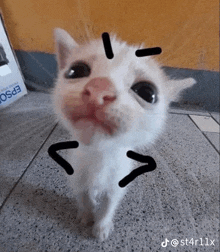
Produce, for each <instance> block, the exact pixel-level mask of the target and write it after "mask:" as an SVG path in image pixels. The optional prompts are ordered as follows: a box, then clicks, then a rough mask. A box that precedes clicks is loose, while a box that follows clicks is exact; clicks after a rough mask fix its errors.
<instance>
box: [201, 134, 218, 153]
mask: <svg viewBox="0 0 220 252" xmlns="http://www.w3.org/2000/svg"><path fill="white" fill-rule="evenodd" d="M204 134H205V135H206V136H207V138H208V139H209V140H210V142H211V143H212V144H213V145H214V146H215V148H216V149H217V150H218V152H220V146H219V141H220V140H219V138H220V135H219V134H218V133H215V132H204Z"/></svg>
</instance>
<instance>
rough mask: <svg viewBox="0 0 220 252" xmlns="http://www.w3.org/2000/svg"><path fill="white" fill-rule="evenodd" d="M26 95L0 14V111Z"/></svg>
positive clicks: (19, 70)
mask: <svg viewBox="0 0 220 252" xmlns="http://www.w3.org/2000/svg"><path fill="white" fill-rule="evenodd" d="M25 94H27V89H26V86H25V84H24V78H23V76H22V72H21V69H20V67H19V63H18V61H17V58H16V56H15V53H14V51H13V49H12V46H11V44H10V41H9V38H8V36H7V32H6V29H5V26H4V22H3V17H2V14H1V12H0V109H3V108H5V107H7V106H8V105H10V104H11V103H13V102H15V101H16V100H18V99H19V98H21V97H22V96H24V95H25Z"/></svg>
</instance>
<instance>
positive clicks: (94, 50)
mask: <svg viewBox="0 0 220 252" xmlns="http://www.w3.org/2000/svg"><path fill="white" fill-rule="evenodd" d="M55 40H56V52H57V61H58V66H59V73H58V78H57V82H56V86H55V89H54V93H53V102H54V107H55V111H56V113H57V115H58V116H59V118H60V119H61V122H62V123H63V124H64V126H65V127H66V128H67V129H68V130H69V131H70V133H71V134H72V136H73V140H76V141H78V142H79V147H78V148H77V149H73V150H71V155H70V162H71V164H72V166H73V168H74V174H73V175H72V176H68V178H69V179H70V181H71V184H72V188H73V191H74V194H75V195H76V198H77V201H78V207H79V211H78V218H79V219H80V220H81V222H82V223H85V224H87V223H88V222H90V221H91V220H94V221H95V223H94V226H93V234H94V235H95V236H96V237H98V238H99V239H100V240H104V239H106V238H107V237H108V235H109V233H110V231H111V229H112V228H113V222H112V219H113V215H114V212H115V210H116V207H117V205H118V204H119V202H120V200H121V199H122V197H123V195H124V194H125V191H126V188H121V187H119V185H118V182H119V181H120V180H121V179H122V178H124V177H125V176H126V175H128V174H129V173H130V172H131V170H132V160H131V159H129V158H128V157H127V156H126V153H127V151H128V150H135V147H137V146H138V147H140V146H149V145H150V144H151V143H153V141H154V140H155V139H156V138H157V137H158V136H159V134H160V133H161V132H162V130H163V128H164V124H165V119H166V113H167V108H168V105H169V102H170V101H172V100H176V99H177V97H178V94H179V93H180V91H182V90H183V89H185V88H188V87H191V86H192V85H193V84H195V80H194V79H192V78H188V79H184V80H179V81H177V80H172V81H171V80H168V78H167V77H166V76H165V74H164V73H163V71H162V70H161V68H160V67H159V66H158V64H157V63H156V62H155V61H154V60H153V59H152V58H151V57H149V56H147V57H137V56H136V55H135V51H136V50H137V49H140V48H138V47H134V46H129V45H127V44H126V43H124V42H120V41H118V40H117V39H116V38H115V37H111V45H112V49H113V53H114V57H113V59H108V58H107V57H106V55H105V50H104V46H103V41H102V39H98V40H93V41H91V42H90V43H87V44H84V45H78V44H77V43H76V42H75V41H74V40H73V38H72V37H71V36H70V35H69V34H68V33H67V32H65V31H64V30H62V29H56V30H55ZM100 196H102V197H100ZM98 199H101V203H100V205H99V208H100V209H99V210H97V205H98V204H97V200H98Z"/></svg>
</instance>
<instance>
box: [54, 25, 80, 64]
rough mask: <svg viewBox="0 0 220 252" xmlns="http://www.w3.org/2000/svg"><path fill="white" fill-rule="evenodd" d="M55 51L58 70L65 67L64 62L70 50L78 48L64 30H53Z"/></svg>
mask: <svg viewBox="0 0 220 252" xmlns="http://www.w3.org/2000/svg"><path fill="white" fill-rule="evenodd" d="M54 38H55V49H56V55H57V61H58V66H59V69H63V68H64V67H65V65H66V60H67V57H68V55H69V54H70V53H71V50H72V49H73V48H74V47H76V46H78V44H77V43H76V42H75V40H74V39H73V38H72V37H71V36H70V35H69V33H67V32H66V31H65V30H63V29H60V28H56V29H54Z"/></svg>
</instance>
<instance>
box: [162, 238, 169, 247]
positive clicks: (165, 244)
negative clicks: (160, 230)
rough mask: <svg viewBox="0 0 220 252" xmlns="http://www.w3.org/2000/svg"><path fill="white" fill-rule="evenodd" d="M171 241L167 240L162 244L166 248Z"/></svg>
mask: <svg viewBox="0 0 220 252" xmlns="http://www.w3.org/2000/svg"><path fill="white" fill-rule="evenodd" d="M168 242H169V240H168V239H167V238H166V239H165V241H164V242H161V246H162V247H164V248H166V247H167V244H168Z"/></svg>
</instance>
